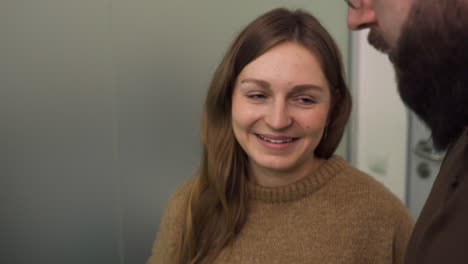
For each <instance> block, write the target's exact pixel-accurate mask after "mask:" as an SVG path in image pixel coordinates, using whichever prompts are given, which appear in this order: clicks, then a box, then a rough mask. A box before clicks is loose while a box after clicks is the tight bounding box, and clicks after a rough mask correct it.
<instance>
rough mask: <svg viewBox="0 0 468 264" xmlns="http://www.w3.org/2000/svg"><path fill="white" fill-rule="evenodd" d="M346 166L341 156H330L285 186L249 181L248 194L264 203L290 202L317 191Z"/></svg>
mask: <svg viewBox="0 0 468 264" xmlns="http://www.w3.org/2000/svg"><path fill="white" fill-rule="evenodd" d="M346 166H347V163H346V161H345V160H344V159H343V158H341V157H340V156H332V157H331V158H329V159H328V160H327V161H325V162H324V163H323V164H322V165H321V166H320V167H319V168H318V169H316V170H314V171H313V172H312V173H311V174H310V175H308V176H307V177H305V178H303V179H301V180H299V181H297V182H295V183H292V184H289V185H286V186H281V187H263V186H260V185H257V184H255V183H253V182H249V196H250V198H251V199H253V200H259V201H263V202H266V203H284V202H292V201H295V200H298V199H301V198H303V197H305V196H308V195H310V194H312V193H313V192H315V191H317V190H318V189H320V188H321V187H323V186H324V185H325V184H326V183H327V182H328V181H329V180H330V179H332V178H333V177H335V175H336V174H338V173H339V172H340V171H342V170H343V169H344V168H345V167H346Z"/></svg>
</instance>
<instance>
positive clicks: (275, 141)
mask: <svg viewBox="0 0 468 264" xmlns="http://www.w3.org/2000/svg"><path fill="white" fill-rule="evenodd" d="M257 136H258V137H259V138H261V139H263V140H265V141H268V142H271V143H275V144H282V143H289V142H291V141H293V140H294V138H288V139H282V140H279V139H271V138H267V137H265V136H262V135H257Z"/></svg>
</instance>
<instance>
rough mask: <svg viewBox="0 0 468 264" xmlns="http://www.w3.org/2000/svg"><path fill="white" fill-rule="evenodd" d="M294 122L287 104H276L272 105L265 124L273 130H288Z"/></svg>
mask: <svg viewBox="0 0 468 264" xmlns="http://www.w3.org/2000/svg"><path fill="white" fill-rule="evenodd" d="M292 120H293V118H292V117H291V114H290V111H289V109H288V105H287V103H285V102H276V103H274V104H273V105H271V107H270V109H269V111H268V114H267V116H266V117H265V122H266V123H267V125H268V126H269V127H270V128H271V129H273V130H282V129H285V128H288V127H289V126H291V124H292Z"/></svg>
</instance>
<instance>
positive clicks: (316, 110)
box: [232, 42, 331, 173]
mask: <svg viewBox="0 0 468 264" xmlns="http://www.w3.org/2000/svg"><path fill="white" fill-rule="evenodd" d="M330 102H331V97H330V88H329V87H328V82H327V80H326V78H325V75H324V73H323V71H322V68H321V66H320V63H319V61H318V60H317V58H316V56H315V55H314V54H313V53H311V52H310V51H309V50H308V49H306V48H305V47H303V46H302V45H300V44H297V43H293V42H286V43H282V44H279V45H278V46H275V47H273V48H272V49H270V50H269V51H267V52H266V53H264V54H263V55H262V56H260V57H258V58H257V59H256V60H254V61H252V62H251V63H250V64H248V65H247V66H246V67H245V68H244V69H243V70H242V71H241V73H240V74H239V76H238V77H237V79H236V83H235V87H234V92H233V96H232V127H233V131H234V135H235V137H236V139H237V141H238V142H239V144H240V145H241V147H242V148H243V150H244V151H245V152H246V153H247V156H248V157H249V162H250V166H251V169H253V170H254V171H258V170H261V171H265V170H266V171H270V172H287V173H291V172H295V171H298V170H299V171H302V170H303V169H307V168H308V167H309V166H313V165H312V164H313V163H314V161H315V155H314V151H315V149H316V148H317V145H318V144H319V142H320V139H321V138H322V135H323V132H324V129H325V126H326V124H327V117H328V112H329V108H330Z"/></svg>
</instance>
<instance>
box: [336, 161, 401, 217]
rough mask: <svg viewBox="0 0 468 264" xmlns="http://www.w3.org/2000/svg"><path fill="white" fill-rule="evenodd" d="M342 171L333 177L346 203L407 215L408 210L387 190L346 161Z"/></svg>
mask: <svg viewBox="0 0 468 264" xmlns="http://www.w3.org/2000/svg"><path fill="white" fill-rule="evenodd" d="M343 163H344V164H345V166H344V169H343V170H341V171H340V173H338V174H337V175H336V177H335V183H334V184H335V185H337V186H338V188H339V189H340V192H343V193H344V196H345V199H347V200H348V201H355V202H359V203H361V204H362V205H366V207H367V208H372V210H378V211H385V212H387V213H389V212H394V213H395V212H399V213H401V214H405V215H407V214H408V210H407V209H406V207H405V206H404V204H403V203H402V201H401V200H400V198H398V197H397V196H396V195H395V194H394V193H393V192H392V191H391V190H390V189H389V188H387V187H386V186H385V185H384V184H383V183H381V182H379V181H378V180H376V179H375V178H374V177H372V176H370V175H369V174H367V173H366V172H364V171H361V170H359V169H357V168H355V167H353V166H352V165H350V164H349V163H347V162H346V161H344V160H343Z"/></svg>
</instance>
